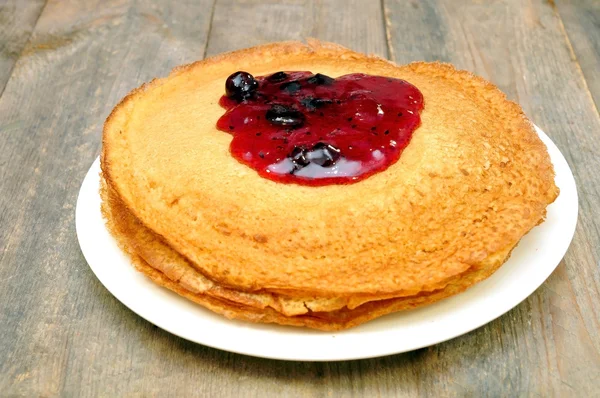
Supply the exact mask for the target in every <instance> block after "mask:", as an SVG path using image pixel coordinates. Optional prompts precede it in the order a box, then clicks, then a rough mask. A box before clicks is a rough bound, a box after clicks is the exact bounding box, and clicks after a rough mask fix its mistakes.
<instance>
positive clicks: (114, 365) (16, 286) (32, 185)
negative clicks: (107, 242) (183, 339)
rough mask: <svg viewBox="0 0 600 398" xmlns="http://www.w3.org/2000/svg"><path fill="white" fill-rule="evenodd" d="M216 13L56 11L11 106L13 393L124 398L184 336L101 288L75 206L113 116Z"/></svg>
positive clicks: (7, 344) (5, 211) (180, 9)
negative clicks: (162, 328) (81, 244)
mask: <svg viewBox="0 0 600 398" xmlns="http://www.w3.org/2000/svg"><path fill="white" fill-rule="evenodd" d="M19 3H21V2H20V1H19ZM23 3H25V2H23ZM212 5H213V0H201V1H198V0H189V1H179V2H177V3H176V4H175V3H172V2H170V1H166V0H165V1H155V0H137V1H128V0H110V1H107V0H90V1H85V2H78V1H60V0H50V1H49V2H48V4H47V5H46V7H45V9H44V12H43V13H42V15H41V17H40V19H39V21H38V23H37V25H36V28H35V31H34V32H33V35H32V37H31V40H30V42H29V43H28V45H27V46H26V47H25V48H24V50H23V54H22V56H21V58H20V59H19V61H18V62H17V63H16V65H15V67H14V70H13V72H12V75H11V78H10V80H9V81H8V83H7V85H6V89H5V91H4V94H3V96H2V97H1V98H0V115H1V117H0V131H1V132H2V139H1V140H0V181H1V183H0V225H1V226H2V227H1V228H0V247H1V248H2V251H1V252H0V264H1V266H0V286H1V287H0V330H1V332H0V334H1V335H2V339H1V342H0V391H2V395H6V396H16V395H19V396H82V395H83V396H95V395H98V394H101V395H105V396H106V395H108V396H111V395H112V396H119V395H121V394H120V391H122V390H123V389H126V388H127V386H128V385H131V386H132V388H134V387H135V388H138V389H139V390H137V391H142V390H143V389H144V388H145V387H144V385H149V386H148V387H147V388H148V390H150V391H152V389H153V388H155V387H154V386H153V384H160V383H157V380H156V379H152V374H151V373H152V372H157V371H156V369H158V368H163V365H162V363H163V362H165V361H163V360H162V359H161V356H165V355H166V356H168V355H169V354H170V350H169V346H170V345H172V344H173V340H176V338H175V337H171V336H168V334H166V333H162V332H160V333H158V337H156V335H157V332H156V330H155V328H154V327H153V326H152V325H150V324H149V323H147V322H145V321H143V320H142V319H141V318H139V317H137V316H136V315H134V314H132V313H131V312H130V311H129V310H127V309H126V308H125V307H124V306H123V305H122V304H120V303H119V302H117V301H116V300H115V299H114V298H112V297H111V295H110V294H109V293H108V292H107V291H106V289H105V288H104V287H102V286H101V285H100V283H99V282H98V281H97V280H96V278H95V276H94V275H93V274H92V272H91V271H90V269H89V267H88V266H87V264H86V262H85V260H84V259H83V257H82V255H81V252H80V250H79V248H78V243H77V239H76V236H75V221H74V206H75V201H76V198H77V193H78V190H79V186H80V184H81V181H82V179H83V177H84V175H85V173H86V172H87V169H88V168H89V166H90V164H91V163H92V161H93V160H94V158H95V157H96V156H97V155H98V153H99V148H100V138H101V128H102V124H103V122H104V119H105V118H106V116H107V115H108V113H109V112H110V110H111V109H112V108H113V107H114V105H115V104H116V103H117V101H118V100H119V99H120V98H121V97H123V96H124V95H125V94H126V93H127V92H128V91H129V90H130V89H132V88H134V87H137V86H139V85H140V84H141V83H142V82H144V81H147V80H150V79H151V78H153V77H155V76H164V75H166V74H167V73H168V72H169V70H170V69H171V68H172V67H174V66H176V65H178V64H181V63H185V62H190V61H193V60H196V59H199V58H202V54H203V52H204V50H205V47H206V37H207V34H208V29H209V22H210V13H211V8H212ZM21 14H23V13H21ZM20 18H25V16H24V15H22V16H21V17H20ZM19 22H20V21H18V20H17V21H15V23H17V24H18V23H19ZM24 22H26V21H25V20H24ZM157 339H158V341H156V340H157ZM161 339H162V341H161ZM198 350H199V351H196V353H197V354H202V351H207V349H204V348H199V349H198ZM159 352H162V354H159ZM179 359H180V357H179V356H178V355H177V354H173V357H172V358H171V361H178V360H179ZM188 360H190V358H188ZM147 362H151V363H152V364H153V367H149V368H147V367H146V365H147V364H148V363H147ZM166 362H168V361H166ZM164 369H168V367H166V368H164ZM147 372H150V373H147ZM192 376H193V374H190V375H188V381H190V379H189V378H191V377H192ZM151 379H152V380H151ZM142 380H143V383H141V381H142ZM191 384H193V383H190V385H191ZM167 387H168V386H164V385H163V388H167ZM130 391H133V392H135V391H136V390H130Z"/></svg>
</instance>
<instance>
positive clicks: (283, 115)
mask: <svg viewBox="0 0 600 398" xmlns="http://www.w3.org/2000/svg"><path fill="white" fill-rule="evenodd" d="M265 117H266V118H267V120H268V121H269V122H271V123H273V124H276V125H280V126H300V125H301V124H302V123H303V122H304V114H302V113H300V112H299V111H297V110H295V109H293V108H291V107H287V106H285V105H277V104H276V105H273V106H271V109H269V110H268V111H267V113H266V114H265Z"/></svg>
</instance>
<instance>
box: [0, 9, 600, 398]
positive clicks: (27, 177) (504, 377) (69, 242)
mask: <svg viewBox="0 0 600 398" xmlns="http://www.w3.org/2000/svg"><path fill="white" fill-rule="evenodd" d="M599 26H600V1H598V0H556V1H550V0H548V1H542V0H530V1H522V0H503V1H491V0H490V1H484V0H473V1H459V0H456V1H453V0H427V1H418V0H412V1H401V0H382V1H379V0H376V1H369V0H363V1H361V0H352V1H345V0H314V1H309V0H286V1H275V0H263V1H260V0H239V1H235V0H216V1H214V0H185V1H178V2H172V1H168V0H162V1H155V0H80V1H77V0H48V1H45V0H29V1H27V0H0V95H1V97H0V132H1V139H0V226H1V228H0V248H1V250H2V251H1V254H0V264H1V265H0V395H2V396H44V397H45V396H56V395H62V396H96V395H101V396H115V395H133V396H137V395H140V396H146V395H153V396H167V395H170V396H193V395H197V396H214V397H225V396H261V397H262V396H269V395H271V396H279V395H291V396H298V395H300V396H339V395H341V396H350V395H359V396H369V397H370V396H380V395H382V396H388V395H398V396H415V395H424V396H433V397H441V396H457V395H458V396H464V395H466V396H493V397H495V396H517V395H533V396H548V395H553V396H561V397H564V396H581V397H584V396H594V395H595V396H598V395H599V394H600V264H599V260H600V177H599V176H600V117H599V114H598V105H597V104H598V103H599V101H600V68H599V65H600V62H599V61H600V29H599ZM306 37H316V38H319V39H323V40H329V41H335V42H338V43H340V44H342V45H346V46H348V47H350V48H352V49H355V50H359V51H363V52H368V53H375V54H379V55H381V56H383V57H387V58H390V59H392V60H394V61H396V62H399V63H405V62H409V61H412V60H442V61H448V62H452V63H454V64H455V65H457V66H458V67H460V68H464V69H468V70H471V71H473V72H475V73H477V74H479V75H482V76H484V77H485V78H487V79H489V80H491V81H492V82H494V83H495V84H496V85H498V86H499V87H500V88H501V89H502V90H503V91H504V92H506V93H507V95H508V96H509V98H511V99H514V100H516V101H518V102H519V103H520V104H521V105H522V106H523V108H524V109H525V112H526V113H527V114H528V115H529V117H530V118H531V119H532V120H533V121H535V123H537V124H538V125H540V126H541V127H542V128H543V129H544V130H545V131H546V132H547V133H548V135H549V136H550V137H551V138H552V139H553V140H554V142H555V143H556V144H557V145H558V146H559V148H560V149H561V150H562V152H563V154H564V155H565V157H566V158H567V160H568V162H569V164H570V165H571V167H572V169H573V172H574V173H575V178H576V180H577V184H578V188H579V195H580V196H579V206H580V207H579V224H578V226H577V231H576V233H575V239H574V240H573V243H572V245H571V248H570V250H569V252H568V253H567V255H566V256H565V258H564V260H563V261H562V262H561V264H560V265H559V267H558V268H557V270H556V271H555V272H554V274H552V276H551V277H550V278H549V279H548V281H547V282H546V283H545V284H544V285H543V286H542V287H541V288H539V289H538V290H537V291H536V292H535V293H534V294H533V295H532V296H531V297H529V298H528V299H527V300H526V301H525V302H523V303H522V304H520V305H519V306H518V307H516V308H515V309H513V310H512V311H510V312H509V313H507V314H506V315H504V316H502V317H500V318H499V319H497V320H495V321H494V322H491V323H490V324H488V325H486V326H484V327H482V328H480V329H478V330H476V331H474V332H471V333H469V334H467V335H466V336H462V337H460V338H456V339H454V340H452V341H449V342H446V343H443V344H439V345H437V346H433V347H429V348H424V349H421V350H417V351H414V352H410V353H406V354H401V355H394V356H390V357H385V358H379V359H371V360H361V361H350V362H340V363H293V362H282V361H275V360H264V359H257V358H250V357H246V356H241V355H236V354H230V353H227V352H223V351H218V350H215V349H211V348H207V347H203V346H201V345H197V344H193V343H190V342H187V341H185V340H182V339H180V338H177V337H175V336H172V335H170V334H169V333H167V332H164V331H163V330H161V329H158V328H156V327H155V326H153V325H151V324H150V323H148V322H146V321H144V320H143V319H141V318H140V317H138V316H137V315H135V314H134V313H132V312H131V311H129V310H128V309H127V308H125V306H123V305H122V304H121V303H120V302H118V301H117V300H116V299H115V298H114V297H113V296H111V294H110V293H108V291H107V290H106V289H105V288H104V287H103V286H102V285H101V284H100V282H98V280H97V279H96V278H95V276H94V275H93V274H92V272H91V270H90V269H89V267H88V265H87V264H86V262H85V260H84V258H83V256H82V254H81V252H80V250H79V245H78V243H77V238H76V235H75V219H74V216H75V201H76V198H77V192H78V189H79V186H80V184H81V181H82V179H83V177H84V175H85V173H86V171H87V169H88V167H89V166H90V164H91V163H92V161H93V160H94V159H95V158H96V156H97V155H98V153H99V150H100V136H101V129H102V124H103V122H104V119H105V118H106V116H107V115H108V113H109V112H110V110H111V109H112V107H113V106H114V105H115V104H116V103H117V102H118V100H119V99H120V98H121V97H123V96H124V95H125V94H126V93H127V92H128V91H129V90H131V89H132V88H134V87H137V86H138V85H140V84H141V83H143V82H145V81H148V80H150V79H151V78H153V77H155V76H164V75H166V74H167V73H168V72H169V70H170V69H171V68H173V67H174V66H176V65H178V64H181V63H186V62H190V61H193V60H196V59H199V58H202V57H206V56H210V55H213V54H217V53H219V52H222V51H227V50H232V49H237V48H242V47H248V46H251V45H255V44H259V43H264V42H270V41H278V40H284V39H299V40H302V39H304V38H306Z"/></svg>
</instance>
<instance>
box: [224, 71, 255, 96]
mask: <svg viewBox="0 0 600 398" xmlns="http://www.w3.org/2000/svg"><path fill="white" fill-rule="evenodd" d="M257 89H258V82H257V81H256V79H254V76H252V75H251V74H250V73H248V72H242V71H239V72H235V73H233V74H232V75H230V76H229V77H228V78H227V80H226V81H225V94H226V95H227V96H228V97H230V98H234V99H236V100H238V101H241V100H245V99H247V98H250V97H251V96H252V95H253V94H254V93H255V92H256V90H257Z"/></svg>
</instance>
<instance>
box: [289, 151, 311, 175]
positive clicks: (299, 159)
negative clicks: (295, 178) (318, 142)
mask: <svg viewBox="0 0 600 398" xmlns="http://www.w3.org/2000/svg"><path fill="white" fill-rule="evenodd" d="M306 153H307V150H306V148H305V147H303V146H296V147H294V149H292V152H290V155H289V156H288V157H289V158H290V159H291V160H292V162H293V163H294V169H295V170H298V169H301V168H303V167H305V166H308V164H309V163H310V161H309V160H308V159H307V158H306Z"/></svg>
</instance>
